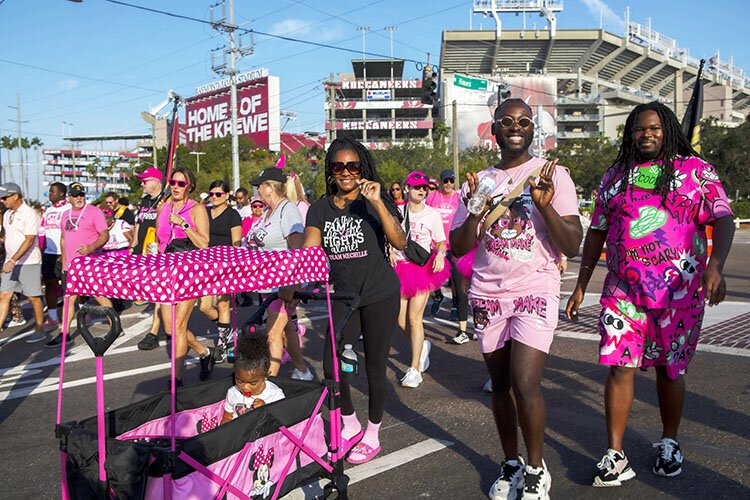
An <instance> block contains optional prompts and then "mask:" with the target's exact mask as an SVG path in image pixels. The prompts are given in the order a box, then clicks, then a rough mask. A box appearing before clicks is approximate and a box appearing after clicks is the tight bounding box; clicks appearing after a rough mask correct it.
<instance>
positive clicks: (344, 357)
mask: <svg viewBox="0 0 750 500" xmlns="http://www.w3.org/2000/svg"><path fill="white" fill-rule="evenodd" d="M339 366H340V367H341V374H342V376H343V375H346V376H348V377H353V376H355V375H356V374H357V373H359V361H357V353H356V352H354V350H353V349H352V345H351V344H346V345H344V352H342V353H341V361H340V365H339Z"/></svg>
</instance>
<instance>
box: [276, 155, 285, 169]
mask: <svg viewBox="0 0 750 500" xmlns="http://www.w3.org/2000/svg"><path fill="white" fill-rule="evenodd" d="M284 167H286V155H285V154H284V153H281V156H279V161H277V162H276V168H284Z"/></svg>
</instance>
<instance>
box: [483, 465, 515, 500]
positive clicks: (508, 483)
mask: <svg viewBox="0 0 750 500" xmlns="http://www.w3.org/2000/svg"><path fill="white" fill-rule="evenodd" d="M523 469H524V463H523V459H522V458H521V457H518V460H505V461H504V462H503V463H501V464H500V477H498V478H497V480H496V481H495V482H494V483H493V484H492V487H491V488H490V492H489V495H488V496H489V497H490V498H491V499H492V500H515V499H517V498H520V492H521V490H523Z"/></svg>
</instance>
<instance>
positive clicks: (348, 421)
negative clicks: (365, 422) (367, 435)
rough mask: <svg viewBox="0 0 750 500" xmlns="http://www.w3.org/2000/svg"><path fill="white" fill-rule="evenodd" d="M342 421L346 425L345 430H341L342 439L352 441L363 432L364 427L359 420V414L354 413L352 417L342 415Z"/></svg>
mask: <svg viewBox="0 0 750 500" xmlns="http://www.w3.org/2000/svg"><path fill="white" fill-rule="evenodd" d="M341 420H342V421H343V423H344V428H343V429H341V437H343V438H344V439H351V438H353V437H354V436H356V435H357V434H359V431H361V430H362V425H361V424H360V423H359V420H357V414H356V413H352V414H351V415H343V414H342V415H341Z"/></svg>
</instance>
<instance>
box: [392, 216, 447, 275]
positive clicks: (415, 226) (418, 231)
mask: <svg viewBox="0 0 750 500" xmlns="http://www.w3.org/2000/svg"><path fill="white" fill-rule="evenodd" d="M407 206H408V203H407V204H406V205H403V206H401V207H398V208H399V210H401V213H402V214H405V212H404V210H405V208H406V207H407ZM423 207H424V208H422V210H420V211H419V212H412V211H411V210H409V228H407V227H406V220H404V222H402V223H401V225H402V226H403V227H404V232H406V231H409V239H410V240H412V241H414V242H416V243H417V244H418V245H419V246H421V247H422V248H424V249H425V250H427V251H428V252H429V251H430V249H432V247H433V246H434V245H433V243H440V242H441V241H445V229H444V228H443V219H442V218H441V217H440V212H438V211H437V210H436V209H434V208H432V207H430V206H427V205H424V204H423ZM391 251H392V252H393V255H394V256H395V258H396V260H398V261H402V260H406V256H405V255H404V252H402V251H400V250H396V249H395V248H392V249H391Z"/></svg>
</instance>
